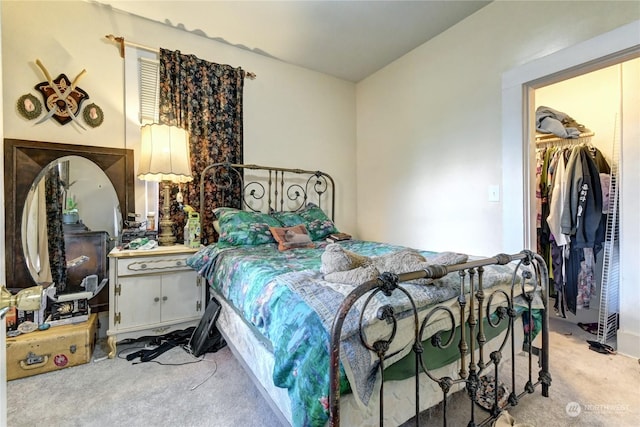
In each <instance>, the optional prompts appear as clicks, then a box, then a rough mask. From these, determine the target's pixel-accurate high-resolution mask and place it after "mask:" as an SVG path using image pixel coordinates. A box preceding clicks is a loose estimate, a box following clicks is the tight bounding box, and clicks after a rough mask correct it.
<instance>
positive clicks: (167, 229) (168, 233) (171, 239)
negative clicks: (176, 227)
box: [158, 219, 176, 246]
mask: <svg viewBox="0 0 640 427" xmlns="http://www.w3.org/2000/svg"><path fill="white" fill-rule="evenodd" d="M158 244H159V245H160V246H173V245H175V244H176V236H174V235H173V221H172V220H171V219H163V220H161V221H160V234H158Z"/></svg>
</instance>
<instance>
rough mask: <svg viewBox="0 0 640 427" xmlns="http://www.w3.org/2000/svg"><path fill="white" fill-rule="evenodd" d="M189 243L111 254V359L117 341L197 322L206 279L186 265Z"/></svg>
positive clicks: (183, 326) (202, 301) (109, 339)
mask: <svg viewBox="0 0 640 427" xmlns="http://www.w3.org/2000/svg"><path fill="white" fill-rule="evenodd" d="M195 252H197V249H193V248H189V247H186V246H184V245H174V246H160V247H157V248H154V249H151V250H146V251H145V250H119V249H117V248H116V249H113V250H112V251H111V252H110V253H109V295H110V297H109V329H108V330H107V336H108V344H109V349H110V352H109V358H113V357H115V355H116V342H118V341H121V340H124V339H127V338H140V337H143V336H158V335H164V334H166V333H168V332H171V331H174V330H179V329H185V328H187V327H189V326H195V325H197V324H198V322H199V321H200V317H202V314H203V312H204V310H205V306H206V300H205V298H206V289H205V286H204V285H203V280H202V279H201V278H200V277H199V276H198V275H197V274H196V271H195V270H193V269H192V268H191V267H189V266H188V265H187V264H186V259H187V258H188V257H189V256H191V255H193V254H194V253H195Z"/></svg>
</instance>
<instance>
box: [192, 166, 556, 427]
mask: <svg viewBox="0 0 640 427" xmlns="http://www.w3.org/2000/svg"><path fill="white" fill-rule="evenodd" d="M251 174H255V176H251ZM245 175H249V179H245V178H246V177H245ZM207 182H209V183H213V184H215V191H218V192H220V193H222V194H225V193H226V190H228V189H229V188H231V187H232V186H234V185H237V186H240V188H241V189H242V193H241V194H242V208H243V209H248V210H251V211H254V212H258V211H262V212H265V211H266V212H275V211H297V210H300V209H302V208H304V207H305V206H306V205H307V203H309V202H313V203H315V204H316V205H318V206H319V207H320V208H322V209H323V210H324V211H325V212H327V214H328V215H329V216H330V218H331V219H332V220H333V219H334V217H335V183H334V180H333V178H332V177H331V176H330V175H328V174H326V173H324V172H321V171H311V170H303V169H290V168H279V167H269V166H260V165H255V164H233V163H225V162H222V163H215V164H212V165H209V166H207V167H206V168H205V169H204V170H203V172H202V173H201V178H200V209H203V208H202V207H203V206H205V184H206V183H207ZM204 220H205V218H204V216H203V215H201V221H204ZM511 262H517V266H516V268H515V270H514V272H513V276H512V284H511V292H510V294H508V293H507V292H505V291H503V290H495V291H490V290H487V292H486V293H485V289H484V287H483V271H484V267H486V266H489V265H505V264H508V263H511ZM450 273H457V274H458V275H459V279H460V289H461V292H460V295H459V296H458V300H457V303H458V307H459V313H457V320H458V325H464V324H466V325H468V327H469V331H470V333H469V336H468V337H467V335H466V332H465V328H464V327H461V328H460V330H461V335H460V339H459V341H458V342H457V343H454V342H453V341H454V340H453V337H454V333H453V330H454V328H455V326H456V314H454V312H453V311H452V310H451V309H449V308H446V307H437V308H435V309H433V310H431V311H430V312H428V313H427V314H426V317H424V318H423V320H422V321H419V315H418V311H417V309H416V306H415V303H414V302H413V299H412V297H411V295H410V293H409V292H408V291H407V290H406V288H404V287H403V286H402V283H403V282H406V281H409V280H416V279H420V278H431V279H438V278H441V277H444V276H445V275H447V274H450ZM467 281H468V284H467ZM548 283H549V276H548V270H547V266H546V264H545V262H544V260H543V259H542V258H541V257H540V256H539V255H537V254H535V253H533V252H531V251H528V250H525V251H522V252H520V253H518V254H513V255H506V254H499V255H496V256H495V257H493V258H486V259H480V260H475V261H471V262H467V263H464V264H457V265H450V266H443V265H432V266H429V267H428V268H426V269H425V270H421V271H416V272H411V273H405V274H400V275H395V274H391V273H383V274H382V275H380V276H379V277H378V278H377V279H376V280H372V281H369V282H366V283H364V284H362V285H360V286H358V287H356V288H354V290H353V291H352V292H351V293H350V294H349V295H348V296H347V297H346V298H345V301H344V302H343V304H342V306H341V308H340V311H339V312H338V313H337V315H336V318H335V320H334V323H333V328H332V331H331V336H330V345H331V347H330V352H331V355H330V356H331V364H330V366H329V367H328V369H329V377H330V381H331V389H330V394H329V412H330V419H329V421H330V425H332V426H339V425H340V392H339V386H340V384H339V383H340V381H339V364H340V337H341V332H342V325H343V322H344V320H345V318H346V316H347V314H348V313H349V310H350V309H351V308H352V307H353V306H354V304H355V303H356V302H357V301H359V300H360V299H363V300H364V301H365V302H364V304H365V305H366V304H368V303H369V301H370V300H371V298H372V297H373V295H375V294H376V293H379V292H382V293H384V294H386V295H391V294H392V293H394V292H401V293H403V294H404V295H405V296H406V298H408V299H409V300H410V302H411V305H412V306H413V313H412V316H413V319H412V320H413V321H412V322H411V323H413V328H414V332H413V337H414V338H413V346H412V351H413V352H415V354H416V355H417V357H416V358H415V360H416V363H415V373H414V377H415V381H416V387H415V396H414V399H415V420H416V423H417V424H418V423H419V414H420V412H421V408H420V404H419V402H420V387H419V381H418V378H419V376H420V375H423V374H425V375H427V376H428V377H429V378H430V379H431V380H432V381H435V382H436V383H437V384H438V385H439V387H440V389H441V390H442V393H443V402H444V403H443V411H444V420H443V422H444V425H445V426H446V425H447V396H448V394H449V392H450V391H451V388H452V387H453V386H455V385H462V386H464V388H465V389H466V394H467V395H468V396H469V399H470V404H471V408H470V421H469V424H468V425H469V426H476V425H486V424H488V423H489V422H490V421H491V420H494V419H496V418H497V417H498V416H499V415H500V414H501V413H502V411H503V410H504V409H506V408H507V407H513V406H515V405H517V404H518V402H519V400H520V399H521V398H522V397H523V396H524V395H526V394H531V393H534V391H535V389H536V388H537V387H538V386H540V387H541V389H542V395H543V396H545V397H548V396H549V386H550V384H551V375H550V373H549V330H548V329H549V328H548V326H549V324H548V307H549V304H548ZM516 287H520V290H521V296H522V298H523V299H524V300H525V301H526V303H527V306H528V307H527V308H528V313H529V321H530V322H531V320H532V319H531V316H532V314H531V313H532V310H533V305H532V304H533V301H534V296H535V295H536V294H537V295H539V296H540V297H541V298H542V301H543V305H544V309H542V330H541V332H540V335H541V348H535V347H533V345H531V343H529V345H525V346H524V347H523V348H518V345H517V343H516V341H515V337H514V334H513V328H514V321H515V319H516V316H517V315H516V310H515V306H514V296H515V295H516ZM465 289H469V291H465ZM497 300H500V303H496V301H497ZM467 306H468V307H467ZM363 312H364V310H363ZM443 313H444V316H445V317H446V318H448V319H449V322H450V325H451V329H450V330H449V331H440V332H438V333H436V334H435V335H433V336H431V337H430V338H429V337H427V338H429V339H430V340H431V342H432V344H433V345H434V346H436V347H437V348H440V349H444V348H447V347H449V346H451V345H454V344H457V346H458V349H459V361H460V371H459V373H458V377H457V378H450V377H442V378H437V377H436V376H434V375H433V374H432V373H431V372H430V370H429V369H427V368H426V366H425V364H424V360H423V358H422V353H423V346H422V342H423V341H424V338H423V336H422V335H423V330H424V328H425V327H426V325H427V324H428V323H429V321H430V320H431V319H432V318H434V316H436V315H439V316H441V315H442V314H443ZM492 313H497V315H498V320H496V321H494V320H492V318H491V314H492ZM378 318H379V319H380V320H384V321H386V322H387V323H388V324H389V328H390V331H389V336H388V338H387V339H385V340H379V341H376V342H374V343H369V342H367V340H366V337H365V334H364V332H363V331H362V326H361V330H360V338H361V343H362V345H364V346H365V347H366V348H368V349H369V350H370V351H371V352H373V353H374V354H375V355H376V357H377V359H378V361H379V366H378V367H379V371H380V372H379V374H380V375H382V377H383V379H384V367H385V360H387V358H388V357H390V356H392V354H389V353H388V350H389V348H390V346H391V343H392V342H393V340H394V337H395V335H396V328H397V327H398V318H397V315H396V313H394V311H393V308H392V307H391V306H387V307H383V309H381V310H379V311H378ZM485 320H486V321H488V327H489V328H498V327H500V326H501V324H502V322H507V328H506V334H505V336H504V340H503V342H502V344H501V346H500V348H499V350H498V351H493V352H491V353H490V354H489V355H488V356H489V359H488V360H487V358H486V354H485V352H486V350H485V348H484V347H485V343H486V341H487V340H486V337H485V329H484V328H485V326H484V321H485ZM361 325H362V319H361ZM502 326H504V325H502ZM507 346H508V348H507ZM505 349H507V350H510V352H511V361H510V364H511V365H510V371H511V378H510V380H511V392H510V395H509V397H508V403H507V406H506V407H504V408H500V407H499V406H498V396H497V393H496V396H495V399H494V404H493V408H492V409H491V411H490V413H489V416H488V417H487V418H486V419H484V420H482V421H479V424H476V414H475V404H476V390H477V388H478V386H479V381H480V376H481V375H482V374H483V373H485V372H489V369H491V368H492V367H493V369H494V380H495V384H494V385H495V386H496V388H495V389H497V385H498V384H499V382H500V373H499V367H500V366H501V361H502V352H503V351H505ZM521 350H524V351H526V353H527V361H528V375H527V377H528V380H527V381H526V383H525V384H524V385H523V386H521V389H522V391H521V392H519V393H518V392H516V390H517V388H516V358H515V355H516V351H518V352H519V351H521ZM476 353H478V358H477V359H476ZM534 357H537V358H538V365H539V367H540V369H539V372H538V376H537V379H536V380H535V381H534V379H533V376H534V374H533V372H534ZM467 359H468V363H467ZM379 394H380V399H379V402H380V403H379V417H380V425H383V419H384V399H383V397H384V381H382V386H381V388H380V391H379ZM422 409H427V408H422Z"/></svg>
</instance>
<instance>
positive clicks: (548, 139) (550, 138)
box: [536, 132, 595, 146]
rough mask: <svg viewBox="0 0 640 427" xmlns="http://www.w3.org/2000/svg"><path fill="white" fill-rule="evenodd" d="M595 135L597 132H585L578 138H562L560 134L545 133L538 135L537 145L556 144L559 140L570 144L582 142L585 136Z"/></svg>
mask: <svg viewBox="0 0 640 427" xmlns="http://www.w3.org/2000/svg"><path fill="white" fill-rule="evenodd" d="M593 135H595V132H585V133H581V134H580V135H578V137H577V138H560V137H559V136H555V135H553V134H544V135H542V136H541V135H536V145H538V146H539V145H545V146H546V145H548V144H555V143H558V142H563V143H569V144H581V143H583V142H585V141H584V139H585V138H591V137H592V136H593Z"/></svg>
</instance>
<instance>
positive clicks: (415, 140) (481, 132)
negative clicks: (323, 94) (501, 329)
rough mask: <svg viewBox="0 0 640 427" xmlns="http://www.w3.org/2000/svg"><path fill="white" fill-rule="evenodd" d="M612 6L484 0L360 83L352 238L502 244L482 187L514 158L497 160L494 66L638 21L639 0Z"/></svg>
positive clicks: (444, 245)
mask: <svg viewBox="0 0 640 427" xmlns="http://www.w3.org/2000/svg"><path fill="white" fill-rule="evenodd" d="M612 3H614V2H579V3H578V2H504V1H498V2H493V3H491V4H489V5H488V6H486V7H484V8H483V9H481V10H480V11H478V12H476V13H475V14H474V15H472V16H470V17H469V18H467V19H466V20H464V21H462V22H461V23H459V24H458V25H456V26H454V27H453V28H451V29H449V30H448V31H446V32H444V33H442V34H440V35H439V36H438V37H436V38H435V39H433V40H431V41H429V42H427V43H426V44H424V45H422V46H420V47H418V48H417V49H415V50H413V51H412V52H410V53H409V54H407V55H405V56H404V57H402V58H400V59H399V60H397V61H395V62H393V63H392V64H390V65H389V66H387V67H385V68H384V69H382V70H380V71H379V72H377V73H376V74H374V75H372V76H371V77H369V78H367V79H365V80H364V81H362V82H360V83H358V85H357V120H358V124H357V132H358V139H357V141H358V142H357V155H356V158H357V162H358V177H357V183H358V193H357V195H358V213H359V215H358V232H359V234H360V235H361V236H362V237H365V238H367V239H373V240H385V241H392V242H395V243H399V244H406V245H409V246H414V247H420V248H428V249H433V250H458V251H463V252H468V253H475V254H486V255H492V254H493V253H496V252H500V251H502V250H504V249H503V244H502V243H503V237H504V236H503V230H502V220H503V218H502V215H503V214H502V204H501V202H490V201H488V187H489V186H491V185H500V188H501V190H502V189H503V187H504V184H505V183H504V182H502V169H503V168H513V167H514V168H518V167H521V165H519V164H514V165H511V164H507V165H503V164H502V162H501V157H502V151H501V150H502V143H501V139H502V135H501V129H502V126H503V123H502V119H501V116H502V110H501V108H502V104H501V101H502V86H501V76H502V73H504V72H505V71H507V70H509V69H511V68H513V67H515V66H517V65H520V64H523V63H526V62H529V61H531V60H533V59H535V58H539V57H542V56H545V55H548V54H550V53H552V52H555V51H557V50H560V49H562V48H565V47H569V46H572V45H574V44H576V43H578V42H580V41H582V40H585V39H589V38H590V37H593V36H595V35H598V34H601V33H604V32H606V31H608V30H610V29H612V28H616V27H618V26H621V25H623V24H625V23H628V22H631V21H633V20H635V19H638V18H639V17H640V8H639V7H638V4H637V3H635V2H615V7H613V5H612ZM568 17H570V19H568ZM503 196H504V195H503V194H501V200H502V198H503Z"/></svg>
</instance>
